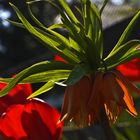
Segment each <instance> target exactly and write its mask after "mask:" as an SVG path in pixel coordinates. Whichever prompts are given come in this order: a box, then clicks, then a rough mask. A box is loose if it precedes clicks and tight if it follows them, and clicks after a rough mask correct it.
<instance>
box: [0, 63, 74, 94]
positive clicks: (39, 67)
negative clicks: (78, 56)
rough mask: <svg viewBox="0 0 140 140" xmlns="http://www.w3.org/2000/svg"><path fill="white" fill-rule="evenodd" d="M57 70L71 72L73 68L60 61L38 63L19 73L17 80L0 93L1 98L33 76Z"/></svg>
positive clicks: (14, 79)
mask: <svg viewBox="0 0 140 140" xmlns="http://www.w3.org/2000/svg"><path fill="white" fill-rule="evenodd" d="M57 69H67V70H71V69H72V67H71V66H70V65H69V64H65V63H62V62H58V61H52V62H50V61H43V62H40V63H36V64H34V65H32V66H30V67H28V68H26V69H24V70H22V71H21V72H20V73H18V74H17V75H16V77H15V78H13V79H12V80H11V81H10V82H9V84H8V85H7V86H6V87H5V88H4V89H3V90H1V91H0V97H2V96H4V95H6V94H7V93H8V92H9V91H10V90H11V89H12V88H13V87H14V86H15V85H16V84H18V83H19V82H21V81H22V80H23V79H25V78H26V77H28V76H30V75H33V74H37V73H40V72H45V71H48V70H57Z"/></svg>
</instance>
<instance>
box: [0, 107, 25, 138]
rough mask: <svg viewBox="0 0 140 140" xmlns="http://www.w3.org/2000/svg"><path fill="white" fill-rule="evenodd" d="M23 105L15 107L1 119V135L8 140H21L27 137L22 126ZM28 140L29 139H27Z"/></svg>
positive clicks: (10, 108)
mask: <svg viewBox="0 0 140 140" xmlns="http://www.w3.org/2000/svg"><path fill="white" fill-rule="evenodd" d="M23 108H24V106H23V105H13V106H11V107H9V108H8V110H7V112H6V113H5V114H3V115H2V116H1V118H0V134H1V135H2V136H3V137H4V139H6V140H19V139H20V138H25V137H27V135H26V133H25V131H24V129H23V128H22V124H21V114H22V111H23ZM25 140H27V139H25Z"/></svg>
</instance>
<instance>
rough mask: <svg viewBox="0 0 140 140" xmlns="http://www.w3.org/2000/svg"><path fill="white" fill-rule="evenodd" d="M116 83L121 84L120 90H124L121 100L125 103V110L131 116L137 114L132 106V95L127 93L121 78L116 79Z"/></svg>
mask: <svg viewBox="0 0 140 140" xmlns="http://www.w3.org/2000/svg"><path fill="white" fill-rule="evenodd" d="M116 80H117V82H118V84H119V85H120V86H121V88H122V90H123V91H124V97H123V100H124V102H125V104H126V110H127V111H128V112H129V113H130V114H131V115H133V116H137V112H136V109H135V107H134V102H133V98H132V96H131V95H130V94H129V92H128V89H127V88H126V86H125V85H124V84H123V83H122V82H121V80H119V79H116Z"/></svg>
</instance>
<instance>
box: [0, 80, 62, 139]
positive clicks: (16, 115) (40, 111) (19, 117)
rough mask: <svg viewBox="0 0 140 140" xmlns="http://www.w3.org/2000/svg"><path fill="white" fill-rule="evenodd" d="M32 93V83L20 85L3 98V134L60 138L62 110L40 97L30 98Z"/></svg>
mask: <svg viewBox="0 0 140 140" xmlns="http://www.w3.org/2000/svg"><path fill="white" fill-rule="evenodd" d="M4 86H5V84H1V83H0V88H1V89H2V88H3V87H4ZM31 93H32V90H31V86H30V85H29V84H21V85H17V86H16V87H15V88H14V89H13V90H11V91H10V92H9V93H8V94H7V95H6V96H4V97H2V98H0V113H1V116H0V134H1V135H2V136H3V138H4V140H59V139H60V136H61V132H62V123H58V120H59V117H60V115H59V113H58V112H57V110H56V109H54V108H53V107H51V106H50V105H48V104H47V103H45V102H44V101H42V100H40V99H30V100H27V99H26V98H27V97H28V96H29V95H30V94H31Z"/></svg>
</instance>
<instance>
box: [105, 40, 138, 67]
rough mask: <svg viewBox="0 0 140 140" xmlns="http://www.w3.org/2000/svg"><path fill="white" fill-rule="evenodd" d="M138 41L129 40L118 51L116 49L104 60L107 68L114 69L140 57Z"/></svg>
mask: <svg viewBox="0 0 140 140" xmlns="http://www.w3.org/2000/svg"><path fill="white" fill-rule="evenodd" d="M139 45H140V40H131V41H129V42H127V43H125V44H123V45H121V46H120V47H119V48H118V49H116V50H115V51H114V52H113V53H112V55H110V57H107V58H105V59H104V61H105V64H106V66H107V67H108V68H113V67H116V66H117V65H120V64H122V63H124V62H128V61H130V60H131V59H134V58H139V57H140V49H139Z"/></svg>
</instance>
